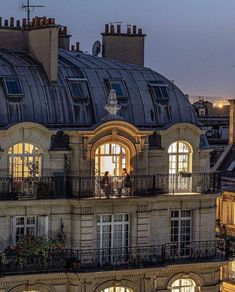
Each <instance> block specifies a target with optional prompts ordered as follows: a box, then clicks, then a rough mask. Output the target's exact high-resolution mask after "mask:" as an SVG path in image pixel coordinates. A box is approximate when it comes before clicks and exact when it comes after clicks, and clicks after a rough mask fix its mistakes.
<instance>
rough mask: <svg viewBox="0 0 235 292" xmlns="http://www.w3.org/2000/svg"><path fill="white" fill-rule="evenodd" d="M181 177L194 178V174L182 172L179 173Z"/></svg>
mask: <svg viewBox="0 0 235 292" xmlns="http://www.w3.org/2000/svg"><path fill="white" fill-rule="evenodd" d="M179 175H180V176H181V177H192V173H191V172H188V171H180V172H179Z"/></svg>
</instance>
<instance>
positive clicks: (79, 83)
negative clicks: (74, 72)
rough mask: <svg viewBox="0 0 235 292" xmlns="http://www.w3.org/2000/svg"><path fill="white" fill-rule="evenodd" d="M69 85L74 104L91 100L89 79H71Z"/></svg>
mask: <svg viewBox="0 0 235 292" xmlns="http://www.w3.org/2000/svg"><path fill="white" fill-rule="evenodd" d="M68 84H69V90H70V93H71V96H72V98H73V101H74V102H76V103H81V102H84V101H85V100H87V99H89V97H90V94H89V91H88V87H87V79H84V78H83V79H80V78H79V79H78V78H69V79H68Z"/></svg>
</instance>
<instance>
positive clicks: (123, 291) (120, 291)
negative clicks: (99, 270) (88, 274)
mask: <svg viewBox="0 0 235 292" xmlns="http://www.w3.org/2000/svg"><path fill="white" fill-rule="evenodd" d="M101 292H133V290H132V289H130V288H125V287H111V288H106V289H103V290H101Z"/></svg>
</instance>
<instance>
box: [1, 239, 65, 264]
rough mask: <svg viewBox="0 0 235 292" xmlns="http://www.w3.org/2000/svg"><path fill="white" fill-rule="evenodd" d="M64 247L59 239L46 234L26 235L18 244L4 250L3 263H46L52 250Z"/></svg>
mask: <svg viewBox="0 0 235 292" xmlns="http://www.w3.org/2000/svg"><path fill="white" fill-rule="evenodd" d="M63 248H64V242H62V241H60V240H59V239H54V240H48V239H47V238H46V237H44V236H35V235H25V236H23V237H22V238H21V239H20V240H19V241H18V242H17V244H16V245H14V246H8V247H7V248H6V249H5V250H4V252H3V263H4V264H5V265H8V264H10V265H11V266H12V265H17V266H19V265H20V266H30V265H33V266H35V264H38V265H39V264H40V265H42V264H44V263H45V262H46V260H47V258H48V254H49V252H50V251H51V250H58V249H63Z"/></svg>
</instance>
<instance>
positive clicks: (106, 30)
mask: <svg viewBox="0 0 235 292" xmlns="http://www.w3.org/2000/svg"><path fill="white" fill-rule="evenodd" d="M105 33H109V25H108V24H107V23H106V24H105Z"/></svg>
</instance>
